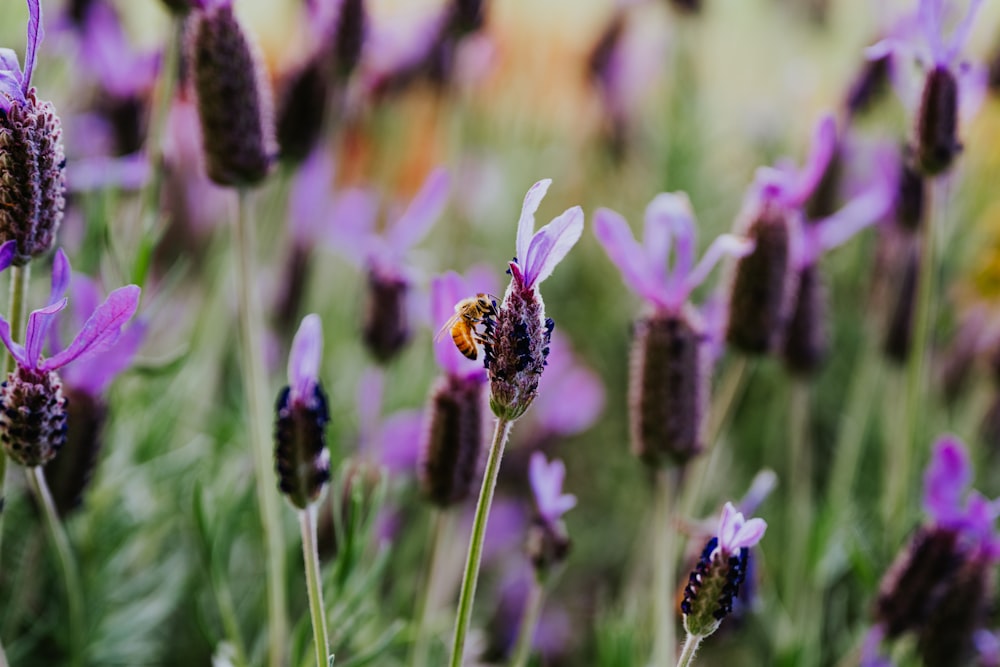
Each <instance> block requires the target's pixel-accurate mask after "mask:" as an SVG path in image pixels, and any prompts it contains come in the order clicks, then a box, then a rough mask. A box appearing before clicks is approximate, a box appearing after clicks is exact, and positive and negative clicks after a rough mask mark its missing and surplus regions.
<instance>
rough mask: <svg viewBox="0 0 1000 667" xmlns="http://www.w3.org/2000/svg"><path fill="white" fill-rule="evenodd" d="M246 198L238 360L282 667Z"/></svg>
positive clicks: (274, 505)
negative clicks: (241, 375)
mask: <svg viewBox="0 0 1000 667" xmlns="http://www.w3.org/2000/svg"><path fill="white" fill-rule="evenodd" d="M248 199H249V193H248V192H247V190H245V189H242V188H241V189H240V191H239V202H238V214H237V218H236V226H235V234H234V236H235V240H236V246H237V273H236V289H237V292H238V296H239V313H240V338H241V340H240V343H241V345H240V361H241V365H242V367H243V384H244V388H245V393H246V396H245V399H246V402H247V421H248V422H249V431H250V449H251V452H252V454H253V459H254V468H255V471H254V472H255V475H254V477H255V479H256V488H257V504H258V505H259V508H260V518H261V525H262V526H263V529H264V541H265V549H266V556H267V560H266V563H267V607H268V623H269V628H270V637H269V638H268V656H269V657H268V664H269V665H271V667H281V666H282V665H283V664H284V656H285V643H286V641H287V637H288V624H287V620H286V618H285V610H286V602H285V586H284V572H285V550H284V546H283V544H282V539H281V518H280V517H281V515H280V513H279V507H278V500H279V498H278V493H277V490H276V489H275V488H274V484H273V477H272V475H273V473H272V470H271V458H272V453H271V447H270V444H269V439H268V435H267V434H268V412H269V404H268V399H267V395H266V393H265V389H266V386H265V383H266V381H267V380H266V377H267V376H266V373H265V372H264V368H263V363H262V360H261V356H260V355H261V350H262V347H261V344H260V334H261V330H262V325H261V320H260V314H259V313H258V311H257V298H256V294H255V289H254V287H255V286H256V281H255V280H254V275H255V274H254V270H253V269H254V264H253V254H254V235H253V224H252V222H251V220H250V202H249V201H248ZM269 480H272V481H271V482H269Z"/></svg>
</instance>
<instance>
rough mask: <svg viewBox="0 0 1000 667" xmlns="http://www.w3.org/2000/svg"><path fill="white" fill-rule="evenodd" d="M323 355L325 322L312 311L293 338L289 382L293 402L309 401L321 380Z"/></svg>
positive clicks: (304, 318) (289, 356)
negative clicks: (320, 367)
mask: <svg viewBox="0 0 1000 667" xmlns="http://www.w3.org/2000/svg"><path fill="white" fill-rule="evenodd" d="M322 355H323V322H322V321H321V320H320V319H319V315H317V314H315V313H311V314H309V315H306V316H305V317H303V318H302V324H300V325H299V330H298V331H297V332H296V333H295V338H294V339H292V350H291V352H289V354H288V384H289V386H290V388H291V392H290V394H291V395H290V397H289V398H290V400H291V402H292V403H295V402H299V401H308V400H310V399H311V398H312V394H313V388H314V387H315V386H316V383H317V382H318V380H319V364H320V359H321V357H322Z"/></svg>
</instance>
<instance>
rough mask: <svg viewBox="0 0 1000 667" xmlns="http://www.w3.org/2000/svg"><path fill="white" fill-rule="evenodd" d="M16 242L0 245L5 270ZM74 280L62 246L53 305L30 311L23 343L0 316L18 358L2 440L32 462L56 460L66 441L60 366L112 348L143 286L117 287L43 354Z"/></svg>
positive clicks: (1, 420)
mask: <svg viewBox="0 0 1000 667" xmlns="http://www.w3.org/2000/svg"><path fill="white" fill-rule="evenodd" d="M16 248H17V245H16V242H15V241H8V242H6V243H4V244H3V246H0V271H2V270H4V269H6V268H7V267H9V266H10V265H11V264H12V263H13V261H14V258H15V256H16V252H17V250H16ZM69 281H70V266H69V260H67V259H66V255H65V254H63V252H62V251H61V250H60V251H57V252H56V255H55V261H54V264H53V270H52V289H51V292H50V294H49V301H48V305H46V306H45V307H44V308H40V309H38V310H35V311H33V312H32V313H31V315H29V316H28V328H27V332H26V333H25V342H24V344H23V345H22V344H19V343H16V342H14V340H13V338H12V332H11V330H10V324H9V323H8V322H7V321H6V320H5V319H3V318H2V317H0V340H2V341H3V343H4V345H6V346H7V349H8V350H9V351H10V353H11V356H13V357H14V360H15V361H16V364H17V365H16V367H15V369H14V370H13V371H12V372H10V373H9V374H8V375H7V379H6V380H5V381H4V382H3V384H0V441H2V443H3V448H4V451H5V452H6V453H7V456H9V457H10V458H11V459H13V460H14V461H16V462H17V463H19V464H21V465H23V466H25V467H29V468H32V467H36V466H41V465H45V464H46V463H48V462H49V461H51V460H52V459H53V458H54V457H55V456H56V454H57V453H59V450H60V449H61V448H62V446H63V445H64V444H65V442H66V432H67V421H66V415H67V412H66V403H67V401H66V397H65V396H64V395H63V390H62V380H61V379H60V377H59V374H58V373H57V372H56V371H58V370H59V369H60V368H62V367H63V366H65V365H67V364H69V363H71V362H73V361H78V360H81V359H86V358H87V357H91V356H93V355H94V354H97V353H99V352H102V351H104V350H107V349H108V348H110V347H111V346H112V345H113V344H114V343H115V342H116V341H117V340H118V338H119V336H120V334H121V328H122V325H124V324H125V323H126V322H127V321H128V320H129V319H131V317H132V315H133V314H134V313H135V311H136V308H137V307H138V305H139V293H140V290H139V288H138V287H137V286H136V285H128V286H126V287H120V288H118V289H116V290H114V291H113V292H111V294H109V295H108V298H107V300H105V301H104V303H102V304H101V305H100V306H97V307H96V308H95V309H94V311H93V313H91V315H90V317H88V318H87V321H86V322H85V323H84V325H83V327H82V328H81V330H80V332H79V333H78V334H77V335H76V337H75V338H74V339H73V341H72V342H71V343H70V344H69V345H68V346H66V348H65V349H62V350H60V351H59V352H56V353H55V354H53V355H51V356H49V357H43V356H42V349H43V347H44V344H45V341H46V339H47V337H48V335H49V330H50V328H51V327H52V325H53V323H54V322H55V319H56V317H57V316H58V314H59V312H60V311H62V310H63V309H64V308H65V307H66V304H67V299H66V298H65V297H63V294H64V293H65V292H66V289H67V287H68V286H69Z"/></svg>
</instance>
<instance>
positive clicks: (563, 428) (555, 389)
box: [528, 331, 605, 446]
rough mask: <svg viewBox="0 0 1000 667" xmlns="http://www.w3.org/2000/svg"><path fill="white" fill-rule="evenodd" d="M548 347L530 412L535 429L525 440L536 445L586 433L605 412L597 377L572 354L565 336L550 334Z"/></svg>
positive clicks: (601, 388)
mask: <svg viewBox="0 0 1000 667" xmlns="http://www.w3.org/2000/svg"><path fill="white" fill-rule="evenodd" d="M550 348H551V349H550V351H549V356H548V357H546V359H545V360H546V361H547V362H548V363H547V366H546V371H545V374H544V375H543V376H542V379H541V380H540V381H539V383H538V388H539V391H538V397H537V398H536V399H535V409H534V410H532V415H533V416H534V419H533V420H532V423H533V426H534V428H533V429H532V433H531V436H530V437H529V438H528V440H529V441H530V442H533V443H537V446H542V445H543V443H545V442H547V441H549V440H551V439H552V438H565V437H568V436H572V435H576V434H577V433H582V432H583V431H586V430H587V429H588V428H590V427H591V426H593V425H594V423H595V422H596V421H597V420H598V419H600V417H601V413H602V411H603V410H604V401H605V391H604V384H603V383H602V382H601V378H600V376H598V375H597V373H595V372H594V371H593V370H592V369H590V368H588V367H587V366H586V365H585V364H584V363H583V361H582V360H580V359H578V358H577V357H576V356H575V355H574V354H573V349H572V347H571V345H570V341H569V340H568V339H567V338H566V336H564V335H560V333H559V332H558V331H553V332H552V344H551V345H550Z"/></svg>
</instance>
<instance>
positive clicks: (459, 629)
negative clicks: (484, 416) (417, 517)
mask: <svg viewBox="0 0 1000 667" xmlns="http://www.w3.org/2000/svg"><path fill="white" fill-rule="evenodd" d="M513 423H514V422H512V421H511V420H509V419H504V418H502V417H497V423H496V428H495V429H494V431H493V441H492V442H491V443H490V455H489V458H488V459H487V460H486V472H485V473H483V487H482V489H480V491H479V500H478V501H477V502H476V517H475V519H474V520H473V522H472V537H471V538H470V539H469V555H468V557H467V558H466V560H465V572H464V573H463V574H462V589H461V593H459V596H458V615H457V616H456V618H455V639H454V641H453V642H452V648H451V662H450V663H449V664H450V665H451V667H461V665H462V654H463V652H464V651H465V635H466V634H467V633H468V632H469V623H470V622H471V620H472V601H473V599H474V598H475V597H476V582H477V580H478V579H479V563H480V561H481V560H482V556H483V538H484V537H485V536H486V522H487V521H488V520H489V515H490V505H492V504H493V492H494V491H495V490H496V487H497V476H498V475H499V473H500V459H501V458H503V448H504V446H506V444H507V436H509V435H510V427H511V425H512V424H513Z"/></svg>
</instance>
